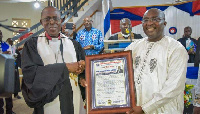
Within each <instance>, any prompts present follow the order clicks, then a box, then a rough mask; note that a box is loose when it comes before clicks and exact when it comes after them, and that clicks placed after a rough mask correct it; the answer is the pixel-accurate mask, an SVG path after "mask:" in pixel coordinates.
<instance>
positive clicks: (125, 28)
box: [108, 18, 142, 53]
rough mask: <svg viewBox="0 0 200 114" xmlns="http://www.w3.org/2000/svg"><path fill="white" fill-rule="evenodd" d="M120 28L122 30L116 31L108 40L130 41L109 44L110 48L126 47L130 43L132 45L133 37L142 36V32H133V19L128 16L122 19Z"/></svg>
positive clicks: (139, 37) (138, 37)
mask: <svg viewBox="0 0 200 114" xmlns="http://www.w3.org/2000/svg"><path fill="white" fill-rule="evenodd" d="M120 29H121V31H120V32H118V33H115V34H114V35H112V36H111V37H110V38H109V39H108V40H129V41H130V42H125V43H124V42H121V43H114V44H109V45H108V48H126V47H127V46H128V45H130V43H131V41H133V39H141V38H142V36H141V35H140V34H136V33H133V32H132V25H131V20H130V19H128V18H123V19H121V20H120ZM114 52H115V51H114ZM111 53H112V52H111Z"/></svg>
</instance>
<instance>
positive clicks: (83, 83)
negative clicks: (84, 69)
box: [79, 78, 87, 87]
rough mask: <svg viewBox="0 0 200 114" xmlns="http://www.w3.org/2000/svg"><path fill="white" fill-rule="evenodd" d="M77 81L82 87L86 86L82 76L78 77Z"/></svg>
mask: <svg viewBox="0 0 200 114" xmlns="http://www.w3.org/2000/svg"><path fill="white" fill-rule="evenodd" d="M79 83H80V85H81V86H82V87H86V86H87V83H86V80H85V79H84V78H80V80H79Z"/></svg>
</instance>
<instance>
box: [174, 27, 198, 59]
mask: <svg viewBox="0 0 200 114" xmlns="http://www.w3.org/2000/svg"><path fill="white" fill-rule="evenodd" d="M191 34H192V28H191V27H189V26H187V27H185V28H184V35H183V38H180V39H178V41H179V42H180V43H181V44H182V45H183V46H184V47H185V49H186V50H187V52H188V55H189V60H188V63H194V59H195V55H196V46H197V40H196V39H194V38H191Z"/></svg>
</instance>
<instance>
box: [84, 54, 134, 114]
mask: <svg viewBox="0 0 200 114" xmlns="http://www.w3.org/2000/svg"><path fill="white" fill-rule="evenodd" d="M112 59H113V60H116V59H120V60H124V63H125V64H124V65H123V66H124V75H125V84H126V85H125V89H126V100H127V104H125V105H111V106H95V93H94V90H95V85H94V82H95V77H94V66H93V65H94V63H95V62H99V61H109V60H112ZM132 64H133V63H132V57H131V51H124V52H118V53H110V54H102V55H89V56H86V81H87V85H88V86H87V87H86V97H87V98H86V99H87V112H88V114H94V113H105V114H106V113H109V114H112V113H124V112H126V111H128V110H130V109H131V107H133V106H135V92H134V80H133V79H134V77H133V65H132Z"/></svg>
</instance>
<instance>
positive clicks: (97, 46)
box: [76, 28, 104, 55]
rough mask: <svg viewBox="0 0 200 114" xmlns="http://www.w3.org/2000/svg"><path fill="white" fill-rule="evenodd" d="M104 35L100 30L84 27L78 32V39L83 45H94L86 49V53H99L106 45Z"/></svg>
mask: <svg viewBox="0 0 200 114" xmlns="http://www.w3.org/2000/svg"><path fill="white" fill-rule="evenodd" d="M103 39H104V38H103V36H102V33H101V31H100V30H98V29H95V28H91V30H90V31H87V30H86V29H83V30H81V31H79V32H78V33H77V36H76V41H78V42H79V43H80V44H81V46H82V47H86V46H88V45H94V49H90V50H85V53H86V55H95V54H99V52H100V51H101V49H102V48H103V47H104V42H103Z"/></svg>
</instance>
